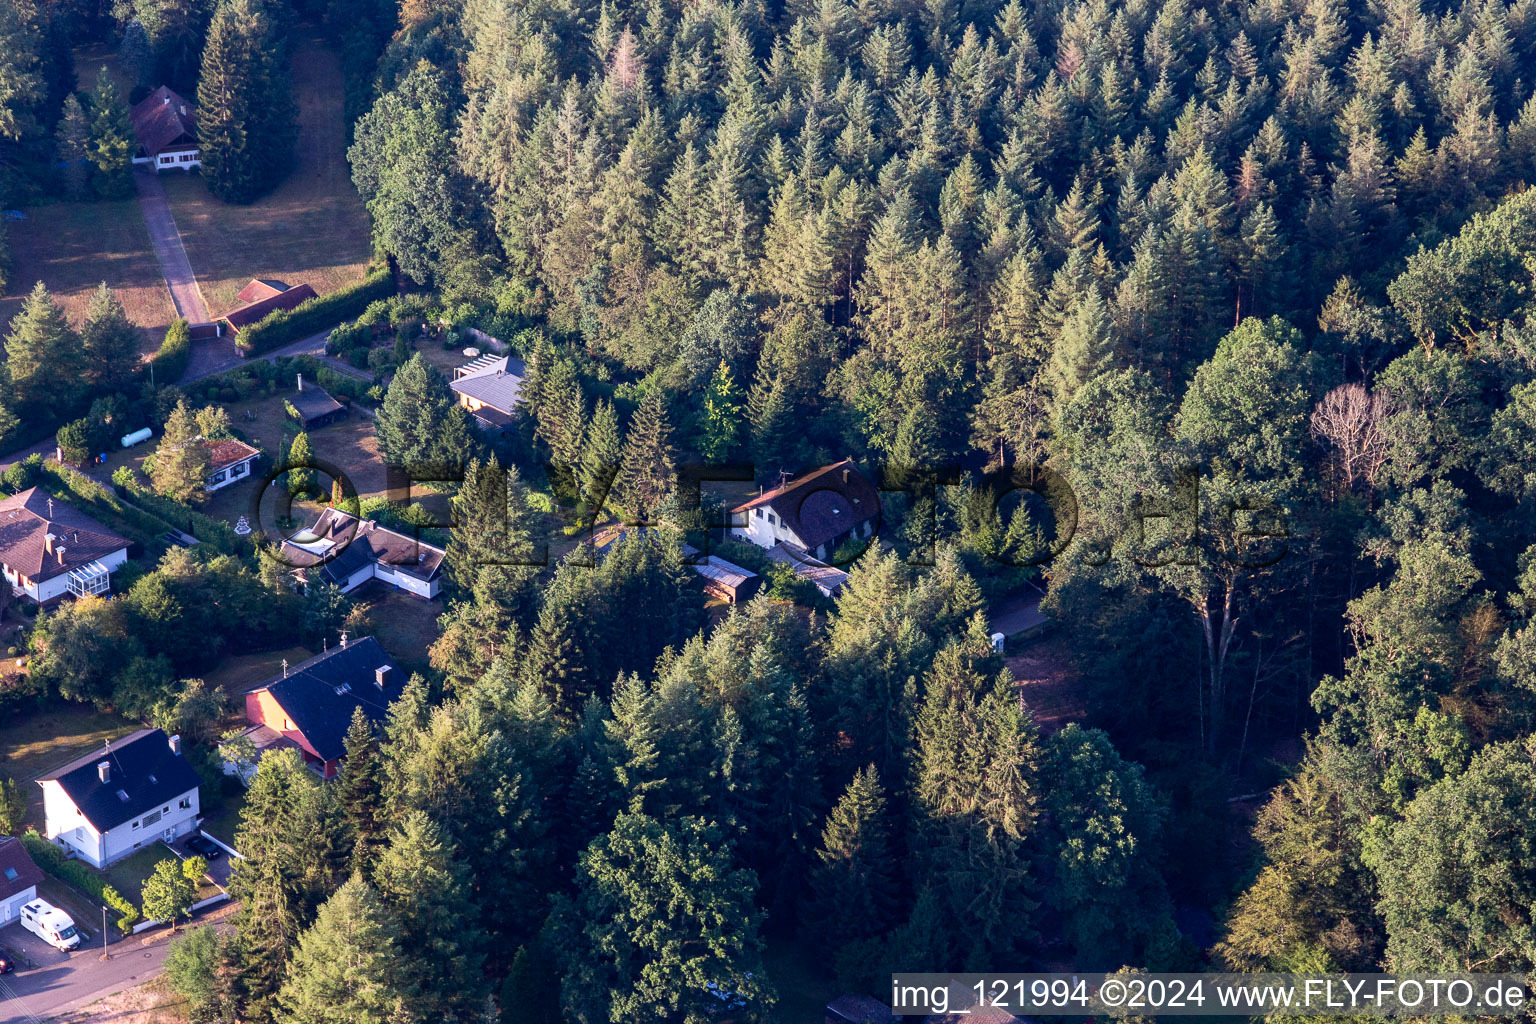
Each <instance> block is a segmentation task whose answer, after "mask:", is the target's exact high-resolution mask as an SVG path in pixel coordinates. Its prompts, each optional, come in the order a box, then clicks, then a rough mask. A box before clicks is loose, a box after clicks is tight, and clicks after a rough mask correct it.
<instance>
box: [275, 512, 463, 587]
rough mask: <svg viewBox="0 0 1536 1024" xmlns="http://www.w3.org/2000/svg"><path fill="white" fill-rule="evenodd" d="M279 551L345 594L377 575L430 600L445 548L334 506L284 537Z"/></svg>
mask: <svg viewBox="0 0 1536 1024" xmlns="http://www.w3.org/2000/svg"><path fill="white" fill-rule="evenodd" d="M283 554H284V556H285V557H286V558H287V559H288V560H289V562H290V563H291V564H292V565H294V566H295V567H296V568H299V569H314V570H315V571H317V572H319V573H320V575H321V576H322V577H324V578H325V579H327V580H329V581H331V582H332V583H334V584H336V586H338V587H340V588H341V589H342V591H343V592H345V591H349V590H353V589H355V588H357V587H360V586H362V585H363V584H364V583H367V582H368V581H369V580H374V579H376V580H379V581H380V582H383V583H387V584H389V585H390V586H392V587H395V588H397V589H400V590H404V591H405V592H406V593H409V594H414V595H415V596H417V597H424V598H427V599H428V600H430V599H432V598H435V597H436V596H437V595H438V592H439V591H440V590H441V589H442V577H443V558H444V557H445V556H446V555H447V552H446V551H444V550H443V549H442V548H439V547H434V546H433V545H431V544H426V543H423V542H422V541H420V540H418V539H417V538H415V537H411V536H409V535H407V534H404V533H399V532H397V531H395V530H390V529H387V528H385V527H383V526H380V525H379V524H378V523H376V522H374V521H373V520H371V519H364V520H359V519H358V518H357V517H356V516H353V515H350V514H348V513H346V512H343V511H341V510H340V509H338V508H334V507H333V508H328V509H326V510H325V511H324V512H322V513H321V514H320V518H319V519H317V520H315V525H314V526H311V527H310V528H309V529H307V530H301V531H300V532H298V533H296V534H294V535H293V536H292V537H289V538H288V539H287V540H285V541H283Z"/></svg>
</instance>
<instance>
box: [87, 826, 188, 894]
mask: <svg viewBox="0 0 1536 1024" xmlns="http://www.w3.org/2000/svg"><path fill="white" fill-rule="evenodd" d="M180 859H181V858H179V857H177V856H176V854H174V853H172V852H171V850H170V847H168V846H166V845H165V844H164V843H161V842H160V841H159V840H156V841H155V842H153V843H151V844H149V845H148V846H145V847H144V848H143V849H142V850H139V851H138V852H137V853H135V854H134V855H133V856H131V857H124V858H123V859H122V860H120V861H118V862H117V863H116V864H111V865H108V867H107V868H106V870H104V871H102V872H101V874H102V875H103V877H105V878H106V880H107V884H108V885H110V886H111V887H112V888H114V889H116V890H117V892H118V895H120V896H122V897H123V898H124V899H126V900H129V901H130V902H132V903H133V904H134V905H135V906H137V905H138V902H139V894H140V893H142V892H143V891H144V880H145V879H146V878H148V877H149V876H150V875H152V874H154V873H155V865H156V864H158V863H160V862H161V861H163V860H174V861H178V862H179V861H180Z"/></svg>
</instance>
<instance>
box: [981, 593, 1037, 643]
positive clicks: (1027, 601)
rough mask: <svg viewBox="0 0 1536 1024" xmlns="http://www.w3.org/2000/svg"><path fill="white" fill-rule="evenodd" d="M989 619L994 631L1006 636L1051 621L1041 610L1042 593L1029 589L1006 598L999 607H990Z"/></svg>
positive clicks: (988, 611)
mask: <svg viewBox="0 0 1536 1024" xmlns="http://www.w3.org/2000/svg"><path fill="white" fill-rule="evenodd" d="M987 619H988V620H989V622H990V624H991V628H992V632H994V633H1002V634H1003V635H1004V636H1013V634H1015V633H1022V632H1023V631H1024V630H1026V629H1033V628H1034V627H1036V626H1040V625H1043V624H1044V623H1046V622H1048V621H1049V619H1048V618H1047V616H1046V615H1045V613H1044V612H1042V611H1041V610H1040V595H1039V594H1037V593H1033V592H1032V591H1027V590H1026V591H1024V592H1022V593H1018V594H1014V595H1012V596H1011V597H1008V598H1005V599H1004V600H1003V601H1002V602H1001V603H1000V604H999V605H998V606H997V607H995V608H990V609H988V610H987Z"/></svg>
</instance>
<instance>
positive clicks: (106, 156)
mask: <svg viewBox="0 0 1536 1024" xmlns="http://www.w3.org/2000/svg"><path fill="white" fill-rule="evenodd" d="M135 138H136V137H135V135H134V133H133V123H132V122H131V121H129V120H128V105H127V104H126V103H124V102H123V100H122V98H121V97H120V96H118V93H117V86H116V85H114V84H113V83H112V79H111V77H110V76H109V75H108V74H107V69H106V68H102V69H101V71H100V72H99V73H98V74H97V75H96V86H95V88H94V89H92V90H91V135H90V160H91V163H92V165H93V166H94V168H95V174H94V175H93V176H92V185H93V187H94V188H95V190H96V194H97V195H98V196H99V197H101V198H102V199H122V198H124V197H126V196H130V195H132V194H133V149H134V145H135V141H134V140H135Z"/></svg>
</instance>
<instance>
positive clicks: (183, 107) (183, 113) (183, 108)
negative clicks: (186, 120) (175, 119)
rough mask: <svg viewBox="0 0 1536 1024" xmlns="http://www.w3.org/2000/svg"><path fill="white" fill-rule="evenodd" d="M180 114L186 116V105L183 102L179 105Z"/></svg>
mask: <svg viewBox="0 0 1536 1024" xmlns="http://www.w3.org/2000/svg"><path fill="white" fill-rule="evenodd" d="M181 116H182V117H186V116H187V105H186V104H185V103H183V104H182V105H181Z"/></svg>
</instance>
